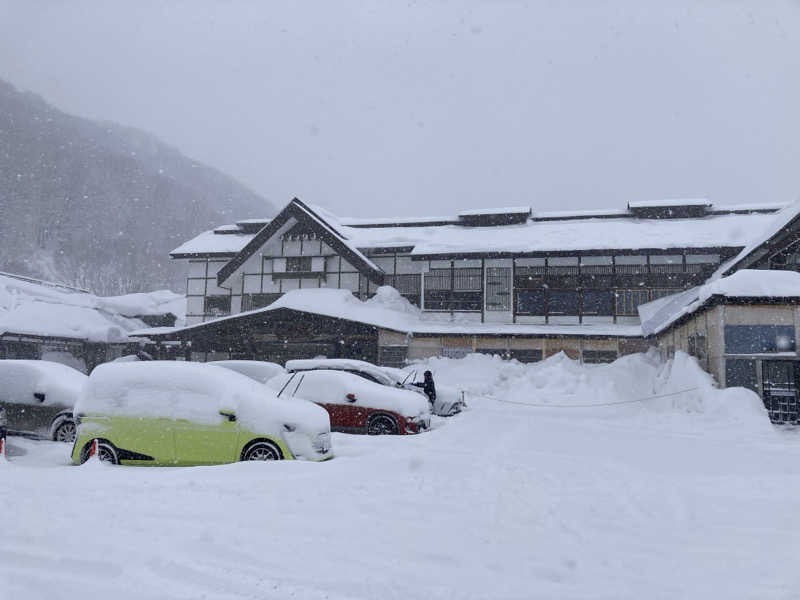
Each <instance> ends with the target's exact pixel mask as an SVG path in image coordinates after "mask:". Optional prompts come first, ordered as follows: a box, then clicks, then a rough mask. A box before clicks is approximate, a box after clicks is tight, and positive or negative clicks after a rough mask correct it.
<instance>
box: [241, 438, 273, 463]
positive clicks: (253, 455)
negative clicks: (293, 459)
mask: <svg viewBox="0 0 800 600" xmlns="http://www.w3.org/2000/svg"><path fill="white" fill-rule="evenodd" d="M282 458H283V456H281V451H280V449H279V448H278V447H277V446H276V445H275V444H272V443H270V442H256V443H254V444H250V446H248V447H247V450H245V451H244V454H243V455H242V460H280V459H282Z"/></svg>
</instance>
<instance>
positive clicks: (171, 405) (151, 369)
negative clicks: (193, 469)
mask: <svg viewBox="0 0 800 600" xmlns="http://www.w3.org/2000/svg"><path fill="white" fill-rule="evenodd" d="M265 400H266V401H265ZM75 417H76V420H77V423H78V431H77V438H76V440H75V445H74V447H73V449H72V460H73V462H74V463H76V464H80V463H83V462H85V461H86V459H87V458H88V456H89V453H90V449H91V448H92V446H93V443H94V442H95V441H96V442H97V444H96V448H95V451H96V453H97V455H98V457H99V458H100V459H101V460H105V461H108V462H111V463H116V464H120V463H122V464H130V465H187V466H188V465H211V464H221V463H230V462H235V461H237V460H278V459H291V458H305V459H308V460H316V461H320V460H326V459H328V458H331V457H332V456H333V454H332V452H331V435H330V431H331V427H330V418H329V417H328V413H327V412H326V411H324V410H323V409H321V408H320V407H319V406H316V405H315V404H313V403H311V402H306V401H298V400H295V399H292V400H288V399H281V398H278V397H277V395H276V394H274V393H271V391H270V390H269V388H267V387H265V386H264V385H262V384H260V383H257V382H255V381H253V380H252V379H250V378H249V377H246V376H245V375H241V374H239V373H235V372H233V371H231V370H229V369H225V368H222V367H215V366H212V365H207V364H204V363H192V362H173V361H148V362H129V363H107V364H104V365H100V366H99V367H97V368H96V369H95V370H94V371H92V374H91V376H90V377H89V379H88V382H87V384H86V386H85V387H84V389H83V393H82V394H81V396H80V398H79V399H78V402H77V404H76V405H75Z"/></svg>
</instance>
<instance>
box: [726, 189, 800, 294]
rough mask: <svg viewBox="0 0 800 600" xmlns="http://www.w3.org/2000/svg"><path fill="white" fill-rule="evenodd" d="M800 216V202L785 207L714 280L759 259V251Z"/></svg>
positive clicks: (772, 217) (771, 218)
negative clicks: (738, 266)
mask: <svg viewBox="0 0 800 600" xmlns="http://www.w3.org/2000/svg"><path fill="white" fill-rule="evenodd" d="M799 216H800V201H797V202H794V203H792V204H789V205H788V206H785V207H783V209H782V210H780V211H779V212H778V213H777V214H775V215H771V216H770V219H769V220H768V221H767V222H766V224H765V225H764V226H763V227H761V228H760V229H758V230H756V231H758V234H756V235H754V236H753V237H751V238H750V239H749V240H748V243H747V245H746V246H745V247H744V248H742V250H741V252H739V254H737V255H736V257H734V258H733V260H731V261H730V262H727V263H725V264H723V265H721V266H720V267H719V269H717V271H716V272H715V273H714V275H713V276H712V279H716V278H719V277H721V276H722V275H723V274H725V273H728V272H730V270H731V269H733V268H735V267H736V265H738V264H739V263H742V264H743V266H748V264H747V263H748V262H752V261H749V260H746V259H749V258H758V256H757V250H758V249H759V248H760V247H761V246H763V245H764V244H765V243H766V242H768V241H769V240H770V239H772V238H773V237H774V236H776V235H777V234H779V233H780V232H781V230H782V229H784V228H785V227H787V226H788V225H789V224H790V223H791V222H792V221H794V220H795V219H796V218H798V217H799Z"/></svg>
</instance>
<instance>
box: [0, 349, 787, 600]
mask: <svg viewBox="0 0 800 600" xmlns="http://www.w3.org/2000/svg"><path fill="white" fill-rule="evenodd" d="M427 366H429V367H430V368H432V369H433V370H435V371H436V376H437V378H438V380H439V381H441V382H447V383H449V384H459V383H460V384H463V385H464V386H466V387H467V389H469V390H471V391H473V392H477V393H480V394H488V395H489V396H491V398H490V397H486V396H477V395H475V396H473V397H471V398H468V399H469V404H470V406H469V409H468V410H467V411H465V412H464V413H462V414H460V415H458V416H456V417H453V418H450V419H436V421H435V423H434V429H433V430H432V431H431V432H429V433H426V434H422V435H418V436H397V437H388V438H375V437H366V436H349V435H344V434H335V435H334V449H335V451H336V454H337V457H336V458H335V459H334V460H332V461H328V462H326V463H320V464H318V463H310V462H288V461H287V462H281V463H247V464H245V463H239V464H232V465H225V466H221V467H200V468H185V469H178V468H171V469H170V468H152V469H148V468H133V467H105V466H103V465H99V464H87V465H85V466H83V467H72V466H68V453H69V448H67V447H66V446H64V445H59V444H57V443H51V442H34V441H30V440H24V439H20V438H12V439H11V440H10V445H9V459H8V463H7V464H0V540H2V542H0V596H2V597H3V598H14V599H28V598H73V597H75V598H77V597H82V598H83V597H106V598H114V599H115V600H123V599H127V598H131V599H133V598H135V599H137V600H138V599H142V598H170V599H182V598H193V599H194V598H214V599H227V598H231V599H234V598H235V599H240V598H253V599H255V598H258V599H269V598H280V599H286V598H301V599H304V598H309V599H317V598H327V599H331V600H338V599H359V600H361V599H364V600H366V599H373V598H384V599H392V598H403V599H404V600H406V599H408V598H421V599H423V598H424V599H426V600H432V599H439V598H441V599H444V598H447V599H452V598H458V599H467V600H469V599H476V600H477V599H480V600H485V599H489V598H498V599H500V598H503V599H506V598H519V599H522V598H525V599H528V598H608V599H619V598H635V599H637V600H638V599H641V598H648V599H660V598H663V599H670V600H672V599H675V598H703V599H707V598H726V599H728V598H786V599H788V598H796V597H797V596H798V589H800V571H798V569H797V565H798V564H800V521H798V518H797V515H798V514H800V469H798V465H800V432H797V431H778V430H774V429H773V428H772V427H771V426H769V425H768V423H767V421H766V416H765V415H764V414H763V412H762V411H761V410H760V408H759V407H758V402H757V399H755V397H754V396H753V395H751V394H749V393H748V392H745V391H743V390H727V391H717V390H713V389H711V387H710V382H709V380H708V379H707V377H705V376H704V375H703V374H702V373H701V372H700V371H699V370H698V369H697V367H696V366H694V365H693V364H692V363H691V360H690V359H688V358H687V357H685V356H684V355H680V356H679V357H678V360H677V361H676V362H675V364H671V365H669V366H668V367H666V368H665V367H663V366H660V365H658V364H657V362H656V361H655V359H654V358H652V357H643V356H637V357H627V358H625V359H622V360H620V361H618V362H617V363H615V364H614V365H610V366H585V367H583V366H580V365H577V364H575V363H572V362H571V361H568V360H567V359H566V358H565V357H563V356H559V357H554V358H552V359H550V360H548V361H545V362H543V363H539V364H537V365H532V366H528V367H525V366H522V365H519V364H514V363H502V362H500V361H499V360H497V359H491V358H488V357H479V356H471V357H468V358H467V359H464V360H462V361H449V360H433V361H430V362H429V363H428V365H427ZM684 390H690V391H684ZM675 392H680V393H675ZM663 394H671V395H670V396H663V397H660V398H651V399H650V400H645V401H643V402H635V401H634V400H637V399H638V398H644V397H652V396H653V395H663ZM629 401H630V402H629ZM611 402H626V403H625V404H613V405H610V406H602V407H593V408H592V407H582V406H577V405H580V404H595V403H606V404H610V403H611ZM543 404H551V405H552V404H558V405H561V406H569V408H547V407H544V408H543V407H541V406H540V405H543ZM532 405H535V406H532Z"/></svg>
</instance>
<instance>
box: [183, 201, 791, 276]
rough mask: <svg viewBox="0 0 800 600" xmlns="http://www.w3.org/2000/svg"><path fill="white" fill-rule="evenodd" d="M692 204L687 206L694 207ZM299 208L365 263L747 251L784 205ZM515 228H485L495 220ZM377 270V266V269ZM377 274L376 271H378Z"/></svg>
mask: <svg viewBox="0 0 800 600" xmlns="http://www.w3.org/2000/svg"><path fill="white" fill-rule="evenodd" d="M687 203H688V204H687ZM290 204H297V205H298V206H299V207H300V208H302V209H303V210H304V211H305V212H307V213H308V216H309V217H311V218H312V219H314V220H315V221H317V222H318V223H319V224H320V225H321V226H322V227H324V228H326V229H327V230H328V231H329V232H331V233H332V234H333V235H335V236H336V237H337V239H339V240H341V241H342V243H343V244H345V245H346V246H347V247H348V248H349V249H350V250H352V251H353V252H354V253H356V254H358V255H360V258H362V259H363V260H365V261H366V263H367V264H371V263H370V262H369V259H368V258H367V257H366V256H364V252H365V251H368V250H370V249H384V248H400V247H402V248H408V247H411V248H413V250H412V255H416V256H434V255H446V254H487V253H493V254H495V253H498V252H499V253H508V254H524V253H531V252H552V251H592V250H597V251H610V250H618V249H624V250H642V249H665V250H668V249H671V248H712V247H718V246H722V247H729V248H730V247H733V248H741V247H743V246H744V245H745V244H746V243H747V239H748V234H749V232H752V231H754V230H759V229H762V228H764V227H766V226H767V225H768V224H769V222H770V220H771V219H772V218H773V217H774V212H775V211H776V210H777V209H778V207H779V206H780V205H775V204H764V205H742V206H711V205H710V204H709V203H708V201H706V200H665V201H647V202H632V203H630V205H629V206H630V207H631V208H633V209H637V207H642V208H666V209H670V207H674V206H690V207H697V206H703V207H706V210H705V212H704V213H702V214H696V215H695V216H686V217H684V218H664V219H660V218H646V215H645V217H642V216H638V217H637V216H636V214H634V211H632V210H630V209H605V210H588V211H556V212H541V213H530V216H529V217H527V218H525V217H526V215H528V214H529V211H530V208H529V207H511V208H487V209H475V210H468V211H463V212H462V213H460V214H459V215H458V216H443V217H405V218H380V219H366V218H341V217H338V216H337V215H335V214H333V213H331V212H330V211H328V210H326V209H324V208H322V207H319V206H315V205H304V204H302V203H299V201H297V202H295V201H293V203H290ZM503 215H506V216H509V217H511V219H509V221H510V222H507V223H497V222H481V221H480V219H483V218H489V219H492V218H493V217H496V216H503ZM270 221H271V220H270V219H252V220H250V221H238V222H237V225H236V226H226V227H224V228H217V229H216V230H212V231H206V232H203V233H202V234H200V235H199V236H197V237H195V238H194V239H192V240H189V241H188V242H186V243H185V244H183V245H181V246H180V247H178V248H176V249H175V250H173V251H172V253H171V255H172V256H173V257H175V258H188V257H191V256H192V255H204V256H220V257H232V256H235V255H237V254H238V253H240V252H241V251H242V250H243V249H245V247H246V246H247V245H248V244H249V242H250V241H252V240H253V238H254V237H255V235H256V234H255V231H256V229H258V226H259V225H260V226H262V227H263V226H266V225H268V224H269V223H270ZM513 221H516V222H513ZM371 266H372V267H374V265H371ZM375 268H376V269H377V267H375Z"/></svg>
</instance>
